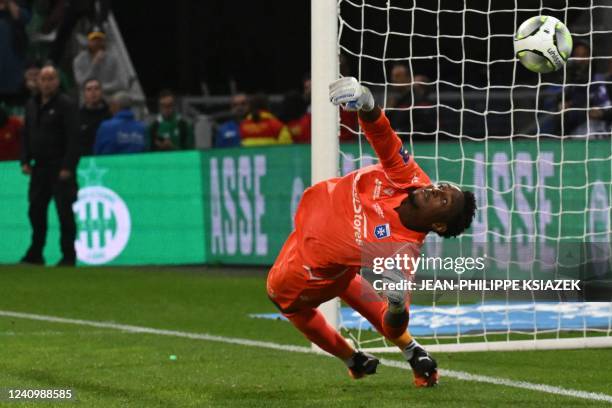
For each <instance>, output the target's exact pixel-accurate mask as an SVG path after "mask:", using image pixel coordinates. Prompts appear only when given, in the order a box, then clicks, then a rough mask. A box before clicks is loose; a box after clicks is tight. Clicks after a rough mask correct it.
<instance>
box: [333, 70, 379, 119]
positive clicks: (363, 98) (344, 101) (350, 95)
mask: <svg viewBox="0 0 612 408" xmlns="http://www.w3.org/2000/svg"><path fill="white" fill-rule="evenodd" d="M329 99H330V101H331V103H333V104H334V105H336V106H342V108H343V109H344V110H347V111H358V110H364V111H371V110H372V109H374V106H375V102H374V97H373V96H372V92H370V90H369V89H368V88H366V87H365V86H363V85H361V84H360V83H359V81H357V79H356V78H354V77H345V78H340V79H338V80H337V81H334V82H332V83H331V84H330V85H329Z"/></svg>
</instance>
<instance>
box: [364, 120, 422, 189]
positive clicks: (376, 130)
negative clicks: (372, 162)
mask: <svg viewBox="0 0 612 408" xmlns="http://www.w3.org/2000/svg"><path fill="white" fill-rule="evenodd" d="M359 124H360V125H361V128H362V129H363V131H364V132H365V135H366V138H367V139H368V142H370V145H371V146H372V147H373V148H374V151H375V152H376V155H377V156H378V159H379V160H380V164H381V165H382V167H383V169H384V171H385V174H386V175H387V177H388V178H389V180H390V181H391V182H392V183H393V184H395V185H397V186H398V187H400V188H406V187H408V186H409V185H410V184H413V182H412V180H413V178H414V177H415V176H416V175H417V173H418V174H421V173H423V171H422V170H421V169H420V167H419V166H418V165H417V163H416V162H415V161H414V158H413V157H412V156H411V155H410V154H408V152H407V151H406V150H404V146H403V145H402V141H401V140H400V138H399V137H398V136H397V134H396V133H395V131H394V130H393V128H391V123H390V122H389V119H387V116H386V115H385V113H384V112H381V115H380V117H379V118H378V119H377V120H376V121H374V122H366V121H363V120H361V119H360V120H359Z"/></svg>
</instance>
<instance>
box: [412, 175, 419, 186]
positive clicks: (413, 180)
mask: <svg viewBox="0 0 612 408" xmlns="http://www.w3.org/2000/svg"><path fill="white" fill-rule="evenodd" d="M419 180H420V179H419V175H418V174H415V175H414V176H412V180H410V183H411V184H416V183H418V182H419Z"/></svg>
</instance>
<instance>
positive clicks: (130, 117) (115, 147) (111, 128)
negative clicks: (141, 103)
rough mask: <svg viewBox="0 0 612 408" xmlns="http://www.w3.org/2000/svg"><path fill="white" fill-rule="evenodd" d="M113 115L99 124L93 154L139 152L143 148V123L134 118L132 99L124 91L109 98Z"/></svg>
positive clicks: (144, 131) (144, 129) (144, 130)
mask: <svg viewBox="0 0 612 408" xmlns="http://www.w3.org/2000/svg"><path fill="white" fill-rule="evenodd" d="M110 109H111V112H112V113H113V115H114V116H113V117H112V118H111V119H109V120H105V121H104V122H102V123H101V124H100V127H99V128H98V132H97V134H96V143H95V145H94V154H96V155H100V154H121V153H140V152H143V151H144V150H145V146H146V144H145V134H146V128H145V124H144V123H142V122H140V121H138V120H136V119H135V118H134V112H132V99H131V98H130V95H129V94H128V93H127V92H125V91H120V92H117V93H116V94H115V95H113V97H112V98H111V107H110Z"/></svg>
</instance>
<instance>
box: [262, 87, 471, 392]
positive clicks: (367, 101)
mask: <svg viewBox="0 0 612 408" xmlns="http://www.w3.org/2000/svg"><path fill="white" fill-rule="evenodd" d="M330 99H331V102H332V103H333V104H334V105H339V106H341V107H342V108H343V109H345V110H351V111H358V112H359V122H360V125H361V128H362V129H363V131H364V132H365V135H366V137H367V139H368V141H369V142H370V144H371V145H372V147H373V148H374V150H375V152H376V155H377V156H378V159H379V164H376V165H372V166H368V167H364V168H361V169H359V170H356V171H354V172H352V173H349V174H347V175H346V176H344V177H337V178H332V179H329V180H325V181H322V182H320V183H317V184H315V185H313V186H312V187H310V188H308V189H307V190H306V191H305V192H304V195H303V197H302V199H301V201H300V203H299V206H298V209H297V212H296V215H295V230H294V231H293V232H291V234H290V235H289V237H288V238H287V241H286V242H285V244H284V245H283V248H282V249H281V252H280V254H279V255H278V258H277V259H276V261H275V263H274V265H273V266H272V268H271V269H270V272H269V274H268V280H267V291H268V296H269V297H270V299H271V300H272V302H273V303H274V304H275V305H276V306H277V307H278V308H279V309H280V311H281V312H282V313H283V315H284V316H285V317H287V319H289V321H290V322H291V323H292V324H293V325H294V326H295V327H296V328H297V329H298V330H300V331H301V332H302V333H303V334H304V335H305V336H306V337H307V338H308V339H309V340H310V341H311V342H313V343H315V344H317V345H318V346H319V347H320V348H321V349H323V350H325V351H327V352H328V353H330V354H333V355H334V356H336V357H338V358H339V359H340V360H342V361H344V363H345V364H346V365H347V367H348V370H349V374H350V376H351V377H353V378H361V377H364V376H366V375H369V374H374V373H375V372H376V367H377V365H378V363H379V361H378V359H377V358H376V357H374V356H372V355H371V354H368V353H365V352H362V351H358V350H355V349H354V348H353V347H352V346H351V345H350V344H349V343H348V342H347V341H346V340H345V339H344V338H343V337H342V336H341V335H340V334H339V333H338V332H337V331H336V330H335V329H334V328H333V327H331V326H330V325H329V324H328V323H327V321H326V320H325V317H324V316H323V314H322V313H321V312H320V311H319V310H317V307H318V306H319V305H320V304H321V303H324V302H326V301H328V300H330V299H333V298H335V297H338V296H339V297H340V298H341V299H342V300H344V301H345V302H346V303H347V304H349V305H350V306H351V307H352V308H353V309H355V310H356V311H358V312H359V313H360V314H361V315H362V316H363V317H365V318H366V319H367V320H368V321H370V322H371V323H372V325H373V326H374V327H375V328H376V329H377V330H378V332H380V333H381V334H382V335H383V336H385V337H386V338H387V339H388V340H389V341H391V342H392V343H394V344H395V345H397V347H399V349H400V350H401V352H402V353H403V355H404V357H405V358H406V360H407V361H408V362H409V363H410V366H411V367H412V370H413V374H414V383H415V385H416V386H418V387H424V386H432V385H435V384H437V382H438V372H437V364H436V361H435V360H434V359H433V358H432V357H431V356H430V355H429V354H428V353H427V352H426V351H425V349H424V348H423V347H422V346H420V345H419V344H418V343H417V342H416V340H414V339H413V338H412V337H411V335H410V333H409V332H408V331H407V327H408V317H409V314H408V307H407V302H406V301H405V296H403V295H401V294H398V293H396V292H386V293H384V294H383V296H381V295H379V294H378V293H377V292H376V291H375V290H374V288H373V287H372V285H371V284H370V283H369V282H368V281H366V280H365V279H363V278H362V277H361V275H360V274H359V271H360V268H361V267H362V266H364V265H362V264H363V261H362V255H363V250H364V247H365V246H367V245H369V244H372V245H375V244H378V243H387V242H388V243H408V244H411V245H413V246H414V247H415V248H417V251H418V250H420V247H421V245H422V243H423V241H424V240H425V237H426V235H427V234H428V233H429V232H432V231H433V232H435V233H437V234H438V235H440V236H442V237H445V238H448V237H455V236H457V235H460V234H461V233H463V231H465V230H466V229H467V228H469V227H470V224H471V223H472V219H473V217H474V213H475V211H476V202H475V199H474V195H473V194H472V193H471V192H469V191H461V189H460V188H459V187H457V186H455V185H452V184H432V183H431V180H430V179H429V177H428V176H427V174H426V173H425V172H424V171H423V170H422V169H421V168H420V167H419V165H418V164H417V163H416V162H415V161H414V158H413V157H412V156H410V155H409V154H408V153H407V152H405V151H404V149H403V146H402V142H401V140H400V139H399V137H398V136H397V135H396V134H395V132H394V131H393V129H392V128H391V126H390V124H389V120H388V119H387V117H386V116H385V114H384V112H383V111H382V110H381V109H380V108H379V107H377V106H376V105H375V103H374V98H373V96H372V93H371V92H370V91H369V90H368V89H367V88H366V87H364V86H362V85H361V84H360V83H359V82H358V81H357V80H356V79H355V78H352V77H347V78H342V79H340V80H338V81H335V82H334V83H332V84H331V85H330ZM331 136H332V135H330V137H331ZM417 256H418V254H417Z"/></svg>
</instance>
